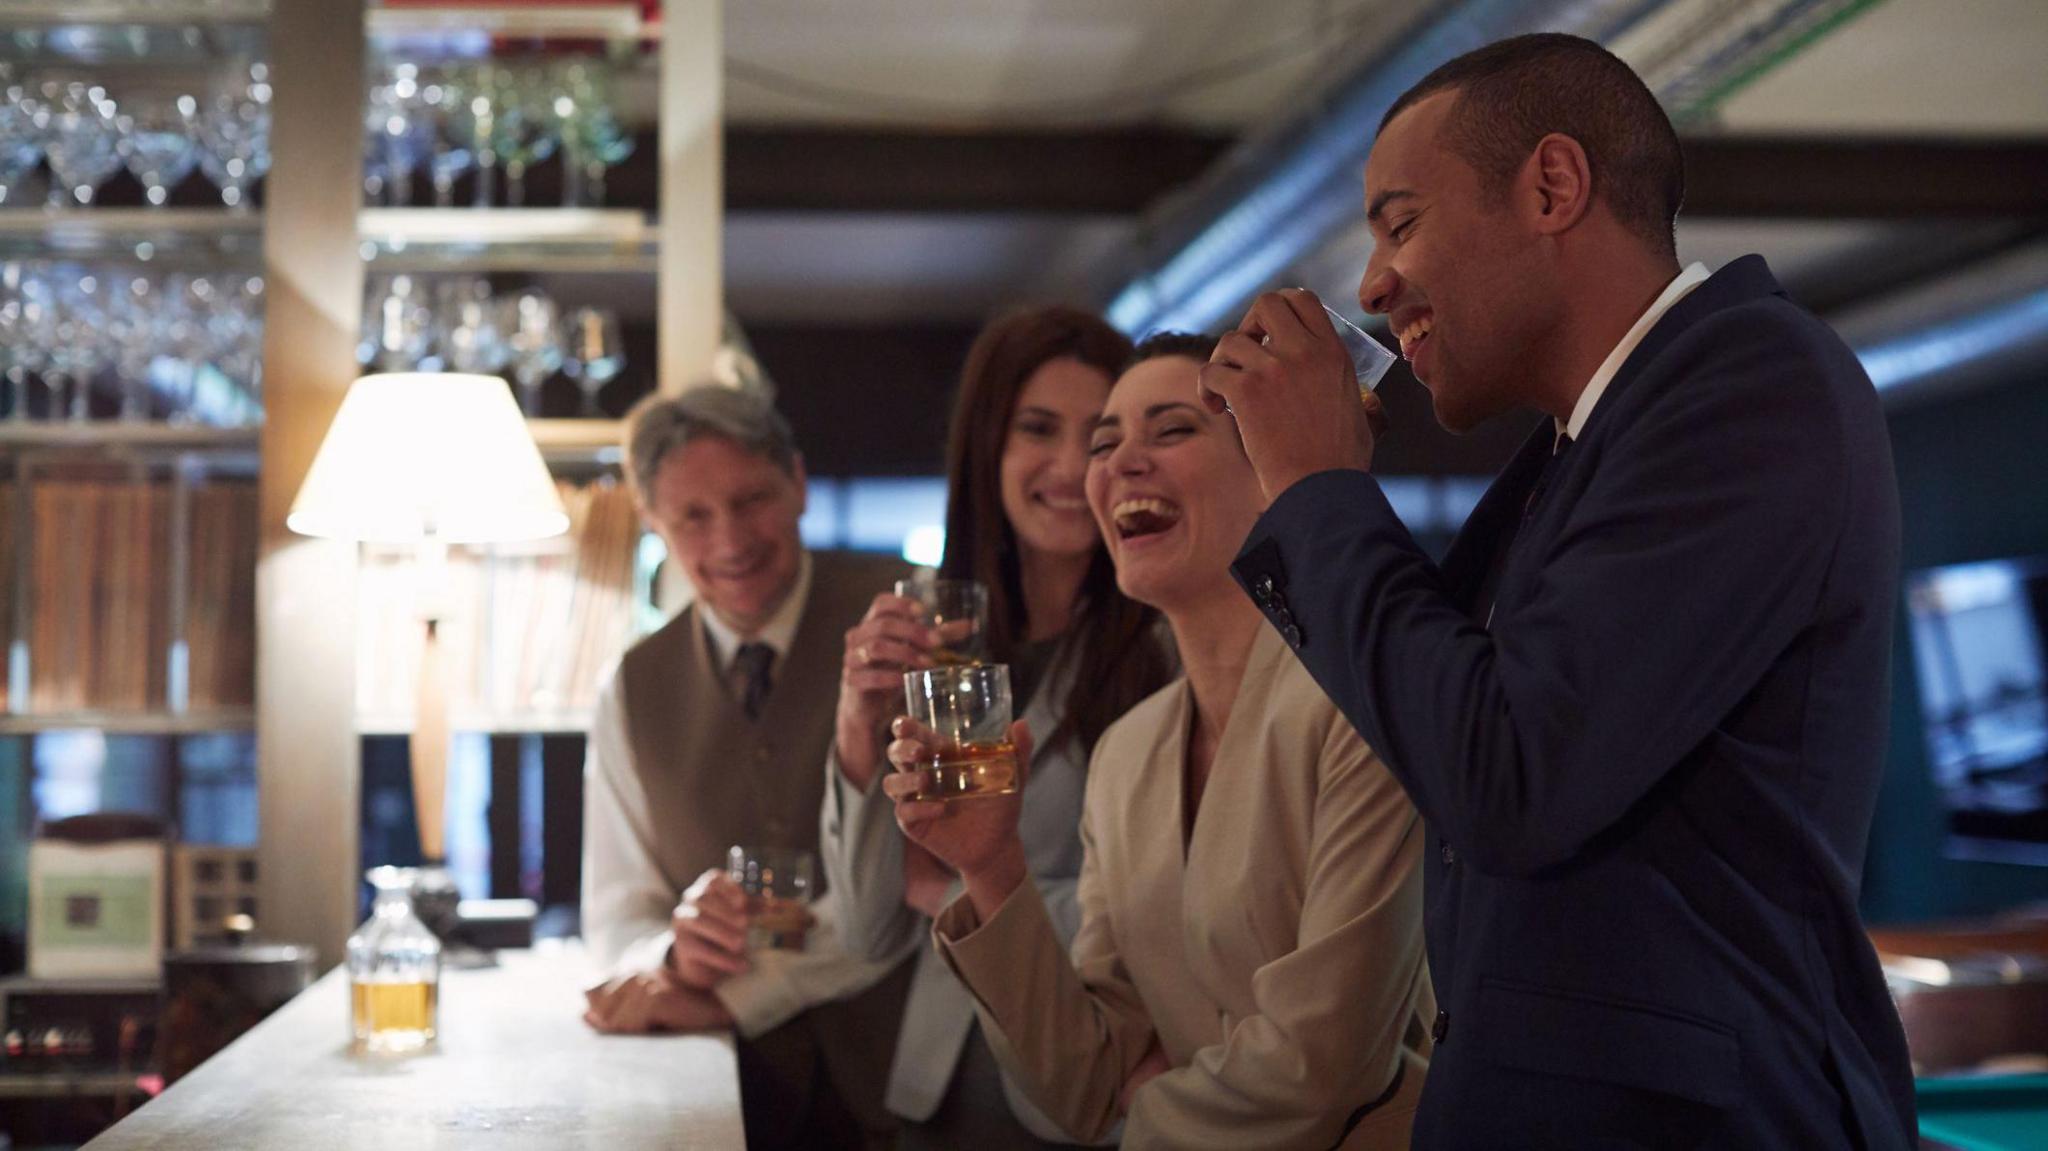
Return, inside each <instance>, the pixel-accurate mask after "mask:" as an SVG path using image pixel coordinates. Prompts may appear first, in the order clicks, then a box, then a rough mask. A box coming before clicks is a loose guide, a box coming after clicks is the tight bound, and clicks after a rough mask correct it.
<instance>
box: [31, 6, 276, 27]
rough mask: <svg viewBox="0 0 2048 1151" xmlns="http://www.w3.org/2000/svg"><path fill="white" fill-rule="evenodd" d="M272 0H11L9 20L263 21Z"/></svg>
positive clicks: (101, 21) (82, 22) (241, 22)
mask: <svg viewBox="0 0 2048 1151" xmlns="http://www.w3.org/2000/svg"><path fill="white" fill-rule="evenodd" d="M270 3H271V0H9V2H8V4H7V5H6V10H5V12H4V15H5V17H6V20H7V22H8V23H9V24H71V25H79V24H192V25H206V24H260V23H262V22H263V21H265V20H268V19H269V18H270Z"/></svg>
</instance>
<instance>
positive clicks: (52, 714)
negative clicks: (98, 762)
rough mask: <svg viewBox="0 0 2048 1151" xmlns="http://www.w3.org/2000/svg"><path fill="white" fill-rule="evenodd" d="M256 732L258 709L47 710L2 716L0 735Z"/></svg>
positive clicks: (0, 718)
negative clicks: (72, 732)
mask: <svg viewBox="0 0 2048 1151" xmlns="http://www.w3.org/2000/svg"><path fill="white" fill-rule="evenodd" d="M254 730H256V709H255V708H251V707H225V708H209V709H207V710H205V711H97V710H84V711H48V712H34V711H30V712H15V713H8V714H4V715H0V736H6V735H40V734H42V733H43V732H46V731H98V732H104V733H105V734H107V735H206V734H210V733H212V732H217V731H254Z"/></svg>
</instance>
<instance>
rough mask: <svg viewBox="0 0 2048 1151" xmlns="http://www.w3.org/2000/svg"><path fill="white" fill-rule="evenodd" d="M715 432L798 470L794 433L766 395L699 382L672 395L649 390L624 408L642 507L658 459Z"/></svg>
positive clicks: (648, 499)
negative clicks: (643, 396)
mask: <svg viewBox="0 0 2048 1151" xmlns="http://www.w3.org/2000/svg"><path fill="white" fill-rule="evenodd" d="M706 436H716V437H718V438H720V439H724V440H730V441H731V442H732V443H734V444H737V445H739V446H740V447H741V448H744V449H745V450H747V451H749V452H752V453H754V454H755V455H757V456H761V457H762V458H764V459H766V460H768V461H769V462H770V463H772V464H774V465H775V466H776V467H779V468H781V469H782V470H783V472H784V473H786V474H788V475H791V476H794V475H796V466H797V450H796V437H795V436H794V435H793V434H792V433H791V432H790V430H789V421H787V420H785V419H783V418H782V413H781V412H778V411H776V410H775V405H774V404H773V403H771V402H770V401H769V400H767V399H766V398H764V397H762V396H760V395H758V394H756V393H754V392H747V391H740V390H739V389H736V388H727V387H720V386H718V385H716V384H702V385H699V386H697V387H693V388H691V389H690V390H688V391H686V392H684V393H682V394H681V395H676V396H664V395H660V394H656V395H651V396H648V397H646V398H645V399H643V400H641V401H640V402H639V403H637V404H635V405H633V410H632V411H630V412H628V413H626V476H627V478H628V480H629V481H630V482H631V483H632V485H633V495H634V497H635V498H636V499H638V500H639V501H640V503H641V504H642V506H646V507H652V506H653V492H654V477H655V475H656V474H657V473H658V472H659V471H660V470H661V461H662V460H664V459H666V458H668V455H669V453H670V452H673V451H676V450H677V449H679V448H681V447H683V446H684V445H685V444H689V443H692V442H694V441H696V440H700V439H703V438H704V437H706Z"/></svg>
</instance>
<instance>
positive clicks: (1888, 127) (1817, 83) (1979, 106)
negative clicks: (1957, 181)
mask: <svg viewBox="0 0 2048 1151" xmlns="http://www.w3.org/2000/svg"><path fill="white" fill-rule="evenodd" d="M1721 121H1722V123H1723V124H1724V125H1725V126H1726V127H1727V128H1728V129H1730V130H1732V131H1741V132H1798V133H1858V134H1864V133H1929V134H1939V135H2041V134H2044V133H2048V3H2044V2H2043V0H1880V2H1879V3H1877V4H1876V5H1874V6H1873V7H1871V8H1870V9H1869V10H1868V11H1865V12H1863V13H1862V14H1860V15H1858V16H1856V17H1855V18H1854V19H1852V20H1850V21H1849V22H1848V23H1846V24H1844V25H1842V26H1841V27H1839V28H1837V29H1835V30H1834V31H1833V32H1831V33H1829V34H1828V35H1827V36H1826V37H1824V38H1823V39H1821V40H1819V41H1818V42H1816V43H1815V44H1814V45H1812V46H1811V47H1809V48H1807V49H1806V50H1805V51H1804V52H1802V53H1800V54H1799V55H1796V56H1794V57H1792V58H1791V59H1790V60H1788V61H1786V62H1785V63H1784V64H1782V65H1780V66H1779V67H1777V68H1776V69H1775V70H1773V71H1771V72H1769V73H1767V74H1765V75H1764V76H1763V77H1762V78H1761V79H1759V80H1758V81H1757V82H1756V83H1754V84H1753V85H1751V86H1750V87H1748V88H1746V89H1744V90H1742V91H1740V92H1737V93H1736V94H1735V95H1734V96H1733V97H1731V98H1730V99H1729V100H1728V101H1727V102H1726V103H1725V104H1723V105H1722V106H1721Z"/></svg>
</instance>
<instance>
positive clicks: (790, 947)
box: [725, 846, 818, 951]
mask: <svg viewBox="0 0 2048 1151" xmlns="http://www.w3.org/2000/svg"><path fill="white" fill-rule="evenodd" d="M817 866H818V864H817V859H816V858H815V857H814V856H812V855H811V853H810V852H808V851H804V850H802V849H800V848H794V847H739V846H735V847H733V848H732V849H731V850H729V851H727V852H726V853H725V874H726V876H727V877H728V878H730V879H731V880H732V881H733V882H734V883H737V884H739V885H740V890H741V891H744V892H746V894H747V911H748V913H749V914H750V915H751V916H752V917H753V918H752V920H751V924H750V926H749V927H748V928H747V950H749V951H757V950H760V949H761V948H764V947H765V948H780V949H782V950H785V951H802V950H803V949H804V933H805V932H807V931H809V930H810V926H811V913H810V910H809V904H810V902H811V892H812V890H813V888H814V886H815V884H816V878H817Z"/></svg>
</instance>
